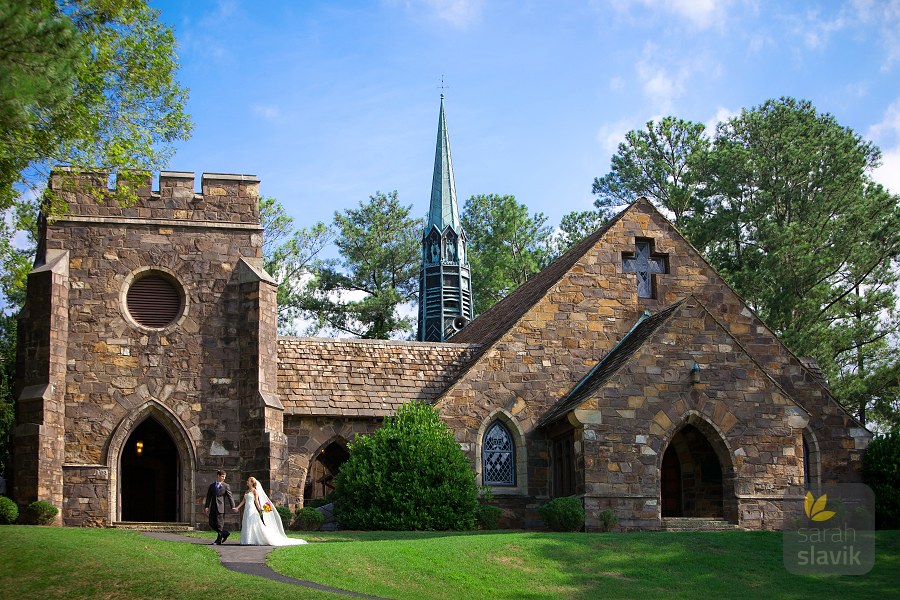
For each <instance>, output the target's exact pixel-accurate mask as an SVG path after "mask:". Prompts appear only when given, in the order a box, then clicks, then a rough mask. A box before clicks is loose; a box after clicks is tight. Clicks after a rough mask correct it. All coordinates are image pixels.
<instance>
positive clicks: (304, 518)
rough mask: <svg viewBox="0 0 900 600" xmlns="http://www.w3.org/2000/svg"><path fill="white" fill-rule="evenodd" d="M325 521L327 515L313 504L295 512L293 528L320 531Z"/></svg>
mask: <svg viewBox="0 0 900 600" xmlns="http://www.w3.org/2000/svg"><path fill="white" fill-rule="evenodd" d="M324 522H325V515H323V514H322V513H320V512H319V511H317V510H316V509H315V508H313V507H312V506H304V507H303V508H301V509H298V510H297V512H296V513H294V522H293V523H291V529H293V530H296V531H318V530H319V527H321V526H322V523H324Z"/></svg>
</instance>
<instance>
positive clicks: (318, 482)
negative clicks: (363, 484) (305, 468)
mask: <svg viewBox="0 0 900 600" xmlns="http://www.w3.org/2000/svg"><path fill="white" fill-rule="evenodd" d="M348 458H350V451H349V450H347V442H346V441H345V440H344V439H343V438H337V439H334V440H332V441H330V442H326V443H325V444H324V445H323V446H322V447H321V448H320V449H319V451H318V452H316V453H315V455H313V459H312V460H311V461H310V463H309V473H308V475H307V477H306V484H305V485H304V488H303V500H304V502H309V501H310V500H316V499H318V498H323V497H324V496H326V495H327V494H329V493H331V491H332V490H333V489H334V478H335V476H336V475H337V474H338V471H340V469H341V465H343V464H344V463H345V462H347V459H348Z"/></svg>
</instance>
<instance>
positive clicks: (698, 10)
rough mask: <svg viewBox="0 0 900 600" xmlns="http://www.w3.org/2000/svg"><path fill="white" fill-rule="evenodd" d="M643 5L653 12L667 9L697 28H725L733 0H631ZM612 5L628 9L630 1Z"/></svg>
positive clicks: (618, 0)
mask: <svg viewBox="0 0 900 600" xmlns="http://www.w3.org/2000/svg"><path fill="white" fill-rule="evenodd" d="M631 1H632V3H633V4H640V5H643V6H644V7H645V8H647V9H649V10H650V11H651V12H660V11H665V12H669V13H673V14H675V15H676V16H678V17H681V18H682V19H684V20H686V21H687V22H688V23H690V24H691V25H693V26H694V27H695V28H697V29H708V28H711V27H716V28H723V27H724V24H725V21H726V20H727V18H728V9H729V8H730V5H731V4H732V2H731V0H631ZM611 5H612V6H613V7H614V8H615V9H616V10H618V11H620V12H622V11H627V10H628V2H625V1H623V0H613V1H612V2H611Z"/></svg>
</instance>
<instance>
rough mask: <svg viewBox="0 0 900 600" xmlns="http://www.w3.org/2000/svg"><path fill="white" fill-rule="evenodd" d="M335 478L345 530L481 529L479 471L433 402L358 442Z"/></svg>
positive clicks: (406, 409)
mask: <svg viewBox="0 0 900 600" xmlns="http://www.w3.org/2000/svg"><path fill="white" fill-rule="evenodd" d="M335 479H336V481H335V490H334V507H335V516H336V517H337V521H338V523H339V524H340V526H341V528H343V529H364V530H365V529H369V530H371V529H381V530H392V531H405V530H406V531H408V530H420V531H422V530H424V531H431V530H438V531H444V530H448V529H455V530H466V529H472V528H474V527H475V513H476V511H477V510H478V500H477V493H478V490H477V487H476V486H475V473H474V472H473V471H472V466H471V465H470V464H469V460H468V459H467V458H466V457H465V455H464V454H463V452H462V450H460V448H459V444H457V443H456V440H454V439H453V434H452V433H451V432H450V430H449V429H447V426H446V425H445V424H444V423H443V421H441V419H440V417H439V416H438V413H437V411H436V410H435V409H434V408H432V407H431V406H428V405H427V404H422V403H418V402H412V403H409V404H405V405H403V406H401V407H400V408H399V409H398V410H397V414H396V415H395V416H393V417H390V418H387V419H385V421H384V425H382V427H381V428H380V429H378V430H377V431H376V432H375V433H374V434H372V435H368V436H357V437H356V439H355V441H354V442H353V443H352V444H351V445H350V458H349V459H347V462H345V463H344V464H343V465H342V466H341V470H340V472H339V473H338V474H337V477H336V478H335Z"/></svg>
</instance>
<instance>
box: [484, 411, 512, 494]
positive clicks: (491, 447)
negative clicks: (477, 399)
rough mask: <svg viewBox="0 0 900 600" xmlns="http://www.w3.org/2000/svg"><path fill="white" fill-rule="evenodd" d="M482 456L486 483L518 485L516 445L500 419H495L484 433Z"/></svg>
mask: <svg viewBox="0 0 900 600" xmlns="http://www.w3.org/2000/svg"><path fill="white" fill-rule="evenodd" d="M481 457H482V458H481V460H482V467H483V471H482V483H483V484H484V485H510V486H514V485H516V446H515V444H514V443H513V437H512V435H510V433H509V430H508V429H507V428H506V427H504V426H503V424H502V423H501V422H500V421H495V422H494V424H493V425H491V426H490V427H488V430H487V432H486V433H485V434H484V440H483V441H482V445H481Z"/></svg>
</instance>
